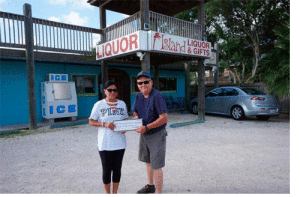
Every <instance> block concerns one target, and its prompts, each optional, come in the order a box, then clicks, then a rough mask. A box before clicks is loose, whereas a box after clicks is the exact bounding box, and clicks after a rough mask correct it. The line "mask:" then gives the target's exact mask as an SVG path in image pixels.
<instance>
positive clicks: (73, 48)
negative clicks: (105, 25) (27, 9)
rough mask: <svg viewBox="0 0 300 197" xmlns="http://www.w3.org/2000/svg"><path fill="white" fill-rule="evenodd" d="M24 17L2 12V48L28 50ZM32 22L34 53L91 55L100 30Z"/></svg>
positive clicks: (41, 20) (35, 19)
mask: <svg viewBox="0 0 300 197" xmlns="http://www.w3.org/2000/svg"><path fill="white" fill-rule="evenodd" d="M24 18H25V17H24V16H23V15H17V14H12V13H7V12H1V11H0V46H1V47H9V48H25V30H24ZM32 20H33V37H34V49H35V50H42V51H55V52H63V53H74V54H84V55H92V53H93V52H92V49H93V37H94V36H95V34H98V35H99V34H100V30H97V29H93V28H88V27H82V26H77V25H70V24H65V23H59V22H54V21H49V20H44V19H39V18H32Z"/></svg>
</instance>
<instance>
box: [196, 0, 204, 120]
mask: <svg viewBox="0 0 300 197" xmlns="http://www.w3.org/2000/svg"><path fill="white" fill-rule="evenodd" d="M198 23H200V25H201V40H203V37H204V33H205V20H204V1H203V0H202V1H200V2H199V6H198ZM198 119H199V120H201V121H205V67H204V59H200V58H199V59H198Z"/></svg>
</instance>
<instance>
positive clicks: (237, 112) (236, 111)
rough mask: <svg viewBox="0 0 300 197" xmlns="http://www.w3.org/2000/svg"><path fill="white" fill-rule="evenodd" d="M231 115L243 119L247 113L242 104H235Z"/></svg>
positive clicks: (236, 118)
mask: <svg viewBox="0 0 300 197" xmlns="http://www.w3.org/2000/svg"><path fill="white" fill-rule="evenodd" d="M231 116H232V117H233V119H235V120H243V119H244V118H245V113H244V110H243V109H242V108H241V107H240V106H234V107H233V108H232V110H231Z"/></svg>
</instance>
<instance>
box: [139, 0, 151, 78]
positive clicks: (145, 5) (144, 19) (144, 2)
mask: <svg viewBox="0 0 300 197" xmlns="http://www.w3.org/2000/svg"><path fill="white" fill-rule="evenodd" d="M140 10H141V30H145V26H144V24H145V23H147V24H150V19H149V0H140ZM141 69H142V71H146V72H149V73H150V53H149V52H145V56H144V58H143V60H142V61H141Z"/></svg>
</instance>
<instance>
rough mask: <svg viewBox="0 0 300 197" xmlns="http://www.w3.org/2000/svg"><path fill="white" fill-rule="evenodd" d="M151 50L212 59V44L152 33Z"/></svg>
mask: <svg viewBox="0 0 300 197" xmlns="http://www.w3.org/2000/svg"><path fill="white" fill-rule="evenodd" d="M150 47H151V50H154V51H161V52H167V53H177V54H178V55H180V54H184V55H190V56H197V57H210V56H211V44H210V42H206V41H201V40H194V39H190V38H184V37H180V36H174V35H170V34H165V33H159V32H154V31H151V45H150Z"/></svg>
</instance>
